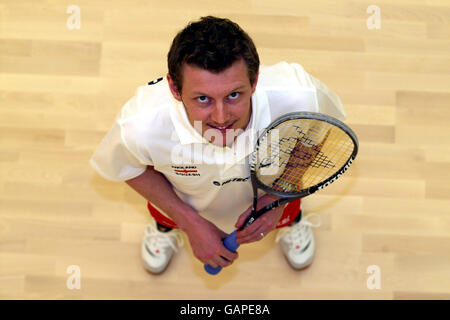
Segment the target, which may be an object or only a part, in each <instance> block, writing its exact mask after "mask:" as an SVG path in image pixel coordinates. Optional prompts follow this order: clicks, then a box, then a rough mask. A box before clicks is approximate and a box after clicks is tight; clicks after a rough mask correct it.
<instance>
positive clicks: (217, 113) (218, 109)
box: [211, 102, 227, 125]
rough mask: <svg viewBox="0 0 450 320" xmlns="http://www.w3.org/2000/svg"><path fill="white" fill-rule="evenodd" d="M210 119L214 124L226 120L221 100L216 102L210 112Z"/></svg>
mask: <svg viewBox="0 0 450 320" xmlns="http://www.w3.org/2000/svg"><path fill="white" fill-rule="evenodd" d="M211 120H212V121H214V122H215V123H216V124H219V125H220V124H225V123H226V122H227V115H226V110H225V106H224V104H223V102H217V103H216V104H215V105H214V109H213V111H212V113H211Z"/></svg>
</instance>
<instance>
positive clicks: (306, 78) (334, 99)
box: [291, 63, 347, 121]
mask: <svg viewBox="0 0 450 320" xmlns="http://www.w3.org/2000/svg"><path fill="white" fill-rule="evenodd" d="M291 66H292V67H293V68H294V70H295V73H296V76H297V79H298V81H299V83H300V85H302V86H309V85H312V86H314V87H315V88H316V95H317V104H318V106H319V112H320V113H323V114H327V115H330V116H332V117H335V118H337V119H339V120H341V121H344V120H345V119H346V118H347V116H346V114H345V111H344V107H343V105H342V102H341V99H340V98H339V96H338V95H337V94H336V93H334V92H333V91H332V90H330V89H329V88H328V87H327V86H326V85H325V84H323V83H322V82H321V81H320V80H318V79H316V78H314V77H313V76H312V75H310V74H309V73H307V72H306V71H305V70H304V69H303V67H302V66H300V65H299V64H296V63H292V64H291Z"/></svg>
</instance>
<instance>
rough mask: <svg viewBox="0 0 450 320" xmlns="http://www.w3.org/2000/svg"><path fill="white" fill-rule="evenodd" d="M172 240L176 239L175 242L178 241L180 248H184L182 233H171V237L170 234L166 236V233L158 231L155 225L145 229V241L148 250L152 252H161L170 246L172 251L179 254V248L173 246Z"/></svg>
mask: <svg viewBox="0 0 450 320" xmlns="http://www.w3.org/2000/svg"><path fill="white" fill-rule="evenodd" d="M170 238H175V240H176V241H177V245H178V247H181V246H183V244H184V240H183V237H182V235H181V232H178V231H175V232H170V235H169V234H166V233H164V232H161V231H159V230H157V229H156V227H155V226H154V225H153V224H149V225H148V226H147V227H146V228H145V235H144V241H145V242H146V244H147V246H148V248H149V249H150V250H151V251H156V250H160V251H161V250H162V249H164V248H165V247H167V246H170V247H172V249H173V250H174V251H175V252H177V251H178V249H177V246H175V245H174V244H173V242H172V241H171V239H170Z"/></svg>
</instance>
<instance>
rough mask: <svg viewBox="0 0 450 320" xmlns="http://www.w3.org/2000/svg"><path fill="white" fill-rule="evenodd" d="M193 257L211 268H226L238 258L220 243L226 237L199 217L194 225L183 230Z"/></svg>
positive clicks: (236, 254)
mask: <svg viewBox="0 0 450 320" xmlns="http://www.w3.org/2000/svg"><path fill="white" fill-rule="evenodd" d="M184 231H185V232H186V234H187V236H188V238H189V242H190V243H191V247H192V251H193V252H194V255H195V257H196V258H197V259H198V260H200V261H201V262H203V263H204V264H209V265H210V266H211V267H213V268H217V267H218V266H221V267H223V268H224V267H228V266H229V265H231V264H232V263H233V261H234V260H236V259H237V258H238V253H237V252H236V253H233V252H231V251H229V250H228V249H227V248H225V246H224V245H223V243H222V240H223V239H224V238H225V237H226V236H227V235H228V234H227V233H225V232H224V231H222V230H220V229H219V228H217V227H216V225H214V224H213V223H211V222H210V221H208V220H206V219H204V218H202V217H200V216H199V219H197V220H196V221H195V223H193V224H190V225H189V226H188V227H187V228H185V229H184Z"/></svg>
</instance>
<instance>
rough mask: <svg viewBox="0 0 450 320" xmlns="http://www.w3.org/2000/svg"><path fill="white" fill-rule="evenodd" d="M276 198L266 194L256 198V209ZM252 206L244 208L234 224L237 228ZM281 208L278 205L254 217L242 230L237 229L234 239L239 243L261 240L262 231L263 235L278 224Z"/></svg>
mask: <svg viewBox="0 0 450 320" xmlns="http://www.w3.org/2000/svg"><path fill="white" fill-rule="evenodd" d="M277 199H279V198H278V197H276V196H272V195H269V194H266V195H264V196H262V197H260V198H259V199H258V207H257V209H258V210H259V209H261V208H263V207H265V206H266V205H268V204H271V203H272V202H274V201H275V200H277ZM252 207H253V206H250V207H249V208H248V209H247V210H245V212H244V213H243V214H241V215H240V216H239V219H238V221H237V223H236V225H235V227H236V228H237V229H239V228H240V227H241V226H242V225H243V224H244V222H245V220H246V219H247V217H248V216H249V215H250V213H251V212H252ZM283 210H284V206H279V207H278V208H275V209H272V210H270V211H268V212H266V213H264V214H263V215H262V216H260V217H259V218H258V219H256V220H255V221H254V222H253V223H252V224H251V225H249V226H248V227H246V228H244V230H242V231H238V232H237V233H236V241H237V242H238V243H239V244H243V243H250V242H255V241H259V240H261V239H262V237H261V233H264V236H266V235H267V234H268V233H269V232H271V231H272V230H274V229H275V227H276V225H277V224H278V221H279V220H280V218H281V216H282V215H283Z"/></svg>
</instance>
